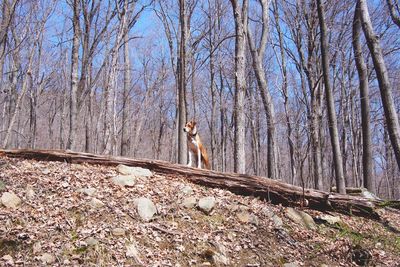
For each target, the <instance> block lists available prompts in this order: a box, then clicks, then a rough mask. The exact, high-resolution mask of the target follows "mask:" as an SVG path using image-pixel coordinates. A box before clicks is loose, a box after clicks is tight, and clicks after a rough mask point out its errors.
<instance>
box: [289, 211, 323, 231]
mask: <svg viewBox="0 0 400 267" xmlns="http://www.w3.org/2000/svg"><path fill="white" fill-rule="evenodd" d="M286 216H287V217H288V218H289V219H291V220H292V221H294V222H295V223H298V224H301V225H303V226H304V227H306V228H308V229H315V228H316V225H315V222H314V219H313V218H312V217H311V216H310V215H309V214H307V213H305V212H303V211H298V210H295V209H293V208H287V209H286Z"/></svg>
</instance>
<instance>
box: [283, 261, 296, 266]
mask: <svg viewBox="0 0 400 267" xmlns="http://www.w3.org/2000/svg"><path fill="white" fill-rule="evenodd" d="M283 267H298V265H297V264H296V263H294V262H288V263H285V264H284V265H283Z"/></svg>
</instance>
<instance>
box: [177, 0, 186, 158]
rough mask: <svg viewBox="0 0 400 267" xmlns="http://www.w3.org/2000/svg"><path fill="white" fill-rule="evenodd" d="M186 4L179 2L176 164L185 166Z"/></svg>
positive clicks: (183, 0)
mask: <svg viewBox="0 0 400 267" xmlns="http://www.w3.org/2000/svg"><path fill="white" fill-rule="evenodd" d="M186 22H187V21H186V4H185V0H179V23H180V29H181V35H180V46H179V57H178V66H177V68H178V128H177V132H178V163H180V164H186V163H187V162H186V156H187V155H186V154H187V148H186V146H187V141H186V135H185V133H184V132H183V127H184V126H185V124H186V99H185V98H186V39H187V32H186V30H187V26H186Z"/></svg>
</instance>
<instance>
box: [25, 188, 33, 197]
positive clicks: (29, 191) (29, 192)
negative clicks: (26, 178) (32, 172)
mask: <svg viewBox="0 0 400 267" xmlns="http://www.w3.org/2000/svg"><path fill="white" fill-rule="evenodd" d="M25 195H26V197H27V198H28V199H32V198H34V197H35V191H34V190H33V186H32V185H27V186H26V189H25Z"/></svg>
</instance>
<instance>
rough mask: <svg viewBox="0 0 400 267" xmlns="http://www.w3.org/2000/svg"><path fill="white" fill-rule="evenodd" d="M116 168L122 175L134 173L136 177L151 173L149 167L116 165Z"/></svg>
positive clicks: (149, 175)
mask: <svg viewBox="0 0 400 267" xmlns="http://www.w3.org/2000/svg"><path fill="white" fill-rule="evenodd" d="M117 170H118V172H119V173H120V174H123V175H134V176H136V177H151V176H152V175H153V173H152V172H151V171H150V170H149V169H145V168H141V167H129V166H126V165H122V164H120V165H118V167H117Z"/></svg>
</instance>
